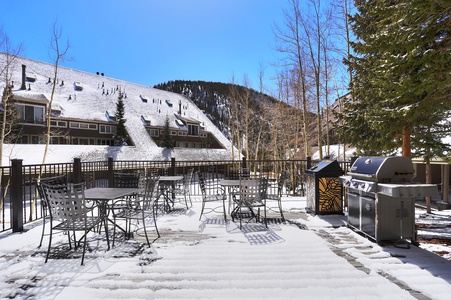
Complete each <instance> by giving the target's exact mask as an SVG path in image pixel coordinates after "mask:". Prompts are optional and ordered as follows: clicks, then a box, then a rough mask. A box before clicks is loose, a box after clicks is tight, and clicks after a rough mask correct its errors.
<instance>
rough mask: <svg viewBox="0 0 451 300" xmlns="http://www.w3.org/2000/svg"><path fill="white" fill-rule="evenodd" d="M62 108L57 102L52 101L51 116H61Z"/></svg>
mask: <svg viewBox="0 0 451 300" xmlns="http://www.w3.org/2000/svg"><path fill="white" fill-rule="evenodd" d="M61 111H62V108H61V106H60V105H59V103H52V116H53V117H59V116H61Z"/></svg>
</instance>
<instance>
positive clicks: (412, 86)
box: [340, 0, 451, 157]
mask: <svg viewBox="0 0 451 300" xmlns="http://www.w3.org/2000/svg"><path fill="white" fill-rule="evenodd" d="M355 3H356V9H357V11H358V12H357V13H356V14H355V15H353V16H351V19H350V20H351V26H352V29H353V32H354V34H355V36H356V37H357V40H356V42H354V43H352V48H353V50H354V52H355V54H354V55H352V56H351V57H350V60H349V61H347V63H348V65H349V67H350V68H351V70H352V72H353V82H352V83H351V91H352V96H353V99H354V101H353V102H349V103H347V104H346V105H345V109H344V113H343V114H341V115H340V117H341V118H342V120H343V121H345V122H344V123H345V125H344V126H342V127H341V128H340V132H341V134H345V135H346V137H347V140H348V141H350V143H352V144H353V145H354V146H356V147H358V148H360V150H362V151H365V152H369V153H371V152H372V153H373V154H374V152H379V153H383V152H384V153H388V152H391V151H394V150H395V149H397V148H399V147H400V146H402V147H403V155H406V156H410V155H411V153H410V152H411V151H410V149H411V148H412V149H413V150H414V151H413V152H414V153H413V155H415V156H420V155H425V153H424V152H425V149H429V150H427V151H428V152H429V153H428V154H427V156H428V157H431V156H443V153H444V152H443V151H445V150H446V149H447V148H448V145H445V144H443V143H442V140H441V138H442V137H443V136H444V134H445V133H446V132H447V131H449V129H450V128H449V123H448V122H447V119H448V117H449V116H448V114H449V111H450V110H451V102H450V101H449V100H446V99H447V98H449V95H450V89H451V87H450V85H449V82H450V81H451V78H450V77H451V72H450V71H451V69H450V68H451V67H450V66H451V53H450V51H449V49H450V31H451V24H450V18H449V11H450V6H451V5H450V3H449V1H444V0H437V1H423V0H409V1H408V0H398V1H376V0H370V1H365V0H358V1H356V2H355Z"/></svg>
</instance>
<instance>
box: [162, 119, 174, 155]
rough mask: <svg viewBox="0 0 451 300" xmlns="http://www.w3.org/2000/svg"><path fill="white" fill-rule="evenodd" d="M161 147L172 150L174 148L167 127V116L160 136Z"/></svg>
mask: <svg viewBox="0 0 451 300" xmlns="http://www.w3.org/2000/svg"><path fill="white" fill-rule="evenodd" d="M161 146H162V147H164V148H169V149H174V147H175V141H174V139H173V138H172V135H171V127H170V126H169V117H168V116H166V120H165V121H164V128H163V133H162V136H161Z"/></svg>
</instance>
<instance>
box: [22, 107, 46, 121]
mask: <svg viewBox="0 0 451 300" xmlns="http://www.w3.org/2000/svg"><path fill="white" fill-rule="evenodd" d="M16 108H17V113H18V115H19V122H22V123H32V124H44V107H43V106H34V105H23V104H18V105H17V106H16Z"/></svg>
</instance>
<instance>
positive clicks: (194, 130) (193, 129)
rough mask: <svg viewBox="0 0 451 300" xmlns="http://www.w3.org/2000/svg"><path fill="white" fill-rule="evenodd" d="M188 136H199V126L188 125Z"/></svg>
mask: <svg viewBox="0 0 451 300" xmlns="http://www.w3.org/2000/svg"><path fill="white" fill-rule="evenodd" d="M188 135H196V136H197V135H199V125H193V124H188Z"/></svg>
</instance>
